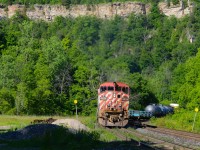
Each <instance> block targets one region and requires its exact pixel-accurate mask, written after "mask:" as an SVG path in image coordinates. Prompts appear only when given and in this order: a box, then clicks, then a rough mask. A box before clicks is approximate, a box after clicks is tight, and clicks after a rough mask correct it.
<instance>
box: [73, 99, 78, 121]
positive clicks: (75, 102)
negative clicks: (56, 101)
mask: <svg viewBox="0 0 200 150" xmlns="http://www.w3.org/2000/svg"><path fill="white" fill-rule="evenodd" d="M77 103H78V101H77V100H74V104H75V106H76V119H77V120H78V114H77Z"/></svg>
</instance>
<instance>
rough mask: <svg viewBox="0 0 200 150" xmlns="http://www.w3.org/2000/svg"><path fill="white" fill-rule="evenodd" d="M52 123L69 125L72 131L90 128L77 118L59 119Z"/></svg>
mask: <svg viewBox="0 0 200 150" xmlns="http://www.w3.org/2000/svg"><path fill="white" fill-rule="evenodd" d="M52 124H56V125H61V126H64V127H68V128H69V130H70V131H79V130H86V131H87V130H89V128H88V127H86V126H85V125H84V124H82V123H81V122H80V121H78V120H76V119H57V120H56V121H54V122H52Z"/></svg>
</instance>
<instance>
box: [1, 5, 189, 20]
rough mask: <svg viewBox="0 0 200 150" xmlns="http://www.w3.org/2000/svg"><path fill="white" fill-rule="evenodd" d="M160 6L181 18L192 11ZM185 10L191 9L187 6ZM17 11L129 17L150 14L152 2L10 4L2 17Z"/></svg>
mask: <svg viewBox="0 0 200 150" xmlns="http://www.w3.org/2000/svg"><path fill="white" fill-rule="evenodd" d="M159 7H160V10H161V12H162V13H164V14H166V15H167V16H171V15H174V16H176V17H178V18H180V17H182V16H184V15H186V14H189V13H190V12H189V11H184V13H183V10H182V9H181V7H180V6H176V7H173V8H169V7H167V4H166V3H161V4H160V5H159ZM185 10H189V9H188V8H186V9H185ZM16 12H20V13H24V14H26V15H27V16H28V17H29V18H30V19H33V20H37V19H42V20H45V21H52V20H53V19H54V18H55V17H56V16H63V17H72V18H75V17H78V16H85V15H90V16H96V17H99V18H103V19H106V18H107V19H109V18H113V17H114V16H115V15H119V16H122V17H127V16H128V15H129V14H131V13H135V14H148V13H150V4H143V3H139V2H125V3H119V2H116V3H109V4H99V5H74V6H71V7H70V8H69V9H67V8H66V7H65V6H61V5H34V6H33V7H31V8H25V6H24V5H10V6H8V8H7V9H5V8H0V18H4V17H8V18H10V17H12V16H13V15H14V14H15V13H16Z"/></svg>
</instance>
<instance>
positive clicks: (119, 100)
mask: <svg viewBox="0 0 200 150" xmlns="http://www.w3.org/2000/svg"><path fill="white" fill-rule="evenodd" d="M129 93H130V89H129V86H128V85H127V84H125V83H122V82H105V83H103V84H101V85H100V87H99V89H98V112H97V113H98V116H97V117H98V118H97V119H98V123H99V124H101V125H102V126H117V127H124V126H125V125H126V124H127V123H128V108H129Z"/></svg>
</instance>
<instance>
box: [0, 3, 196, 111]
mask: <svg viewBox="0 0 200 150" xmlns="http://www.w3.org/2000/svg"><path fill="white" fill-rule="evenodd" d="M89 1H90V0H88V1H87V0H74V1H72V0H71V1H67V0H66V1H64V0H63V1H59V0H58V1H56V0H43V1H40V3H52V4H54V3H60V2H62V3H63V2H70V3H73V4H81V3H87V2H89ZM111 1H112V0H104V1H103V0H102V1H101V0H99V1H97V0H96V1H94V0H93V2H96V3H97V2H98V3H100V2H104V3H105V2H111ZM0 2H2V3H4V4H6V3H7V2H9V3H26V2H27V1H26V0H13V1H12V0H10V1H4V0H1V1H0ZM29 2H30V3H39V1H37V0H32V1H29ZM173 2H174V3H176V2H177V1H175V0H173ZM157 3H158V1H157V2H156V1H154V2H151V4H152V10H151V13H150V14H149V15H134V14H132V15H130V16H129V17H128V18H121V17H119V16H116V17H115V18H113V19H111V20H102V19H98V18H95V17H89V16H85V17H78V18H74V19H73V18H63V17H57V18H56V19H55V20H54V21H53V22H44V21H33V20H30V19H28V18H27V17H26V16H24V15H21V14H19V13H18V14H16V15H15V16H13V17H12V18H10V19H2V20H0V113H1V114H17V115H20V114H37V115H66V114H68V115H69V114H73V113H74V107H75V106H74V104H73V101H74V100H75V99H77V100H78V108H79V111H80V112H81V113H82V114H83V115H89V114H91V113H94V112H95V111H96V107H97V104H96V103H97V89H98V86H99V85H100V84H101V83H102V82H105V81H121V82H125V83H127V84H128V85H129V86H130V87H131V106H130V107H131V108H132V109H142V108H144V107H145V106H146V105H148V104H149V103H153V102H154V103H163V104H169V103H171V102H173V103H179V104H180V106H181V107H182V108H185V109H188V110H193V109H194V107H200V100H199V99H200V69H199V65H200V49H199V48H200V43H199V41H200V11H199V9H200V7H199V3H198V2H196V3H195V9H194V12H193V13H192V14H191V15H190V16H186V17H184V18H182V19H176V18H175V17H166V16H164V15H162V14H160V13H159V9H158V7H157Z"/></svg>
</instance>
